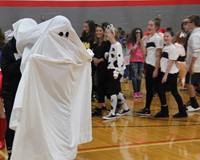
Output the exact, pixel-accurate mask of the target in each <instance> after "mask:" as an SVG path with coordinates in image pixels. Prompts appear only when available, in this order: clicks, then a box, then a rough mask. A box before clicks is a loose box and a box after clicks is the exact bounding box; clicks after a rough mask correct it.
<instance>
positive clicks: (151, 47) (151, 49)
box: [145, 33, 163, 67]
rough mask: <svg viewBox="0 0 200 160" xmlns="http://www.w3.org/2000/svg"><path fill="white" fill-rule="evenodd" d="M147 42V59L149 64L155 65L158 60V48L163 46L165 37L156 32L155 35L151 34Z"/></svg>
mask: <svg viewBox="0 0 200 160" xmlns="http://www.w3.org/2000/svg"><path fill="white" fill-rule="evenodd" d="M145 42H146V48H147V57H146V60H145V61H146V63H147V64H150V65H152V66H154V67H155V66H156V60H157V57H156V49H159V48H160V49H161V48H163V39H162V37H161V36H160V35H159V34H158V33H155V34H154V35H153V36H149V37H148V38H147V39H146V41H145Z"/></svg>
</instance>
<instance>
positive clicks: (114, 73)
mask: <svg viewBox="0 0 200 160" xmlns="http://www.w3.org/2000/svg"><path fill="white" fill-rule="evenodd" d="M113 78H114V79H117V78H118V73H117V72H116V71H114V72H113Z"/></svg>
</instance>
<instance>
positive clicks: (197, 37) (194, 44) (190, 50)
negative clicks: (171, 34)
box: [186, 27, 200, 73]
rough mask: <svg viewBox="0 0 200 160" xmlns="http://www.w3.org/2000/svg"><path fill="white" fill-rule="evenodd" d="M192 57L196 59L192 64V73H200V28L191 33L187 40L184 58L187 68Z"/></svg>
mask: <svg viewBox="0 0 200 160" xmlns="http://www.w3.org/2000/svg"><path fill="white" fill-rule="evenodd" d="M192 57H196V58H197V60H196V62H195V64H194V72H195V73H200V27H197V28H195V29H194V30H193V31H192V33H191V35H190V38H189V40H188V47H187V57H186V63H187V67H189V66H190V65H191V61H192Z"/></svg>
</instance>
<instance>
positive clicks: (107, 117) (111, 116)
mask: <svg viewBox="0 0 200 160" xmlns="http://www.w3.org/2000/svg"><path fill="white" fill-rule="evenodd" d="M102 118H103V119H105V120H111V119H115V118H116V115H115V114H112V113H111V112H110V113H109V114H108V115H107V116H103V117H102Z"/></svg>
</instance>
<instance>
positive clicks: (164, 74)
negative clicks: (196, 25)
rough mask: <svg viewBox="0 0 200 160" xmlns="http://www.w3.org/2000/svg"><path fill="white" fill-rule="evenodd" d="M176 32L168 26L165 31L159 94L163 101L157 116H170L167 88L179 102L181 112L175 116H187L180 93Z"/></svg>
mask: <svg viewBox="0 0 200 160" xmlns="http://www.w3.org/2000/svg"><path fill="white" fill-rule="evenodd" d="M173 38H174V32H173V31H172V30H171V28H168V29H167V31H166V32H165V33H164V43H165V46H164V48H163V49H162V56H161V60H160V72H159V76H158V79H159V90H158V95H159V98H160V102H161V111H160V112H158V113H157V114H156V115H155V118H164V117H169V111H168V105H167V100H166V94H165V93H166V90H167V88H168V89H170V91H171V93H172V95H173V97H174V98H175V100H176V103H177V104H178V110H179V112H178V113H177V114H175V115H174V116H173V117H174V118H182V117H187V112H186V106H184V105H183V100H182V98H181V96H180V94H179V93H178V89H177V78H178V72H179V69H178V67H177V65H176V63H175V62H176V60H177V59H178V57H179V52H178V49H177V47H176V46H175V45H174V44H173Z"/></svg>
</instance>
